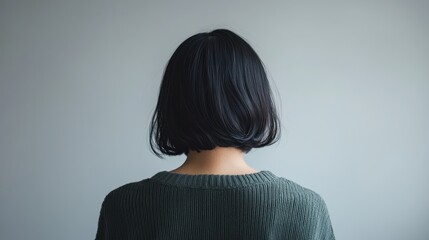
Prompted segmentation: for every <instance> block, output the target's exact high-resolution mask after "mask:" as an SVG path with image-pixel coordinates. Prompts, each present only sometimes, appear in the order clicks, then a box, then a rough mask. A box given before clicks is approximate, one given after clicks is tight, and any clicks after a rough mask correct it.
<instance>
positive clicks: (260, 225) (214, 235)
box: [95, 170, 335, 240]
mask: <svg viewBox="0 0 429 240" xmlns="http://www.w3.org/2000/svg"><path fill="white" fill-rule="evenodd" d="M95 239H96V240H101V239H109V240H111V239H115V240H116V239H146V240H151V239H168V240H172V239H198V240H204V239H216V240H219V239H233V240H237V239H246V240H249V239H257V240H264V239H271V240H277V239H282V240H286V239H291V240H292V239H293V240H301V239H329V240H331V239H335V237H334V232H333V229H332V225H331V221H330V217H329V214H328V210H327V206H326V204H325V202H324V200H323V199H322V197H321V196H320V195H319V194H317V193H316V192H314V191H312V190H310V189H307V188H304V187H302V186H300V185H298V184H297V183H295V182H293V181H291V180H288V179H285V178H282V177H278V176H276V175H274V174H273V173H272V172H270V171H268V170H263V171H259V172H257V173H251V174H244V175H188V174H179V173H173V172H168V171H162V172H158V173H156V174H155V175H153V176H152V177H151V178H147V179H144V180H141V181H139V182H132V183H128V184H125V185H123V186H121V187H118V188H116V189H114V190H112V191H111V192H110V193H108V194H107V195H106V197H105V198H104V201H103V203H102V205H101V210H100V215H99V220H98V229H97V232H96V237H95Z"/></svg>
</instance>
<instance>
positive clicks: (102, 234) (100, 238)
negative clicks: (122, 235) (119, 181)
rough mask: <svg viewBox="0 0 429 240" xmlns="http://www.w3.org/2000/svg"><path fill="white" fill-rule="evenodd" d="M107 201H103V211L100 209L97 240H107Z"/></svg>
mask: <svg viewBox="0 0 429 240" xmlns="http://www.w3.org/2000/svg"><path fill="white" fill-rule="evenodd" d="M105 201H106V200H104V201H103V203H102V204H101V209H100V214H99V217H98V227H97V232H96V235H95V240H104V239H106V231H107V227H106V219H105V217H106V215H105V208H106V207H105Z"/></svg>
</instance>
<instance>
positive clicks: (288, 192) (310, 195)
mask: <svg viewBox="0 0 429 240" xmlns="http://www.w3.org/2000/svg"><path fill="white" fill-rule="evenodd" d="M278 184H279V185H280V189H281V190H280V192H281V196H282V197H283V198H284V199H285V200H287V201H289V202H291V201H293V202H294V203H296V204H300V205H303V206H313V207H316V208H320V209H325V208H326V203H325V200H324V198H323V197H322V196H321V194H319V193H318V192H316V191H315V190H313V189H311V188H309V187H305V186H303V185H301V184H299V183H297V182H295V181H292V180H290V179H287V178H284V177H279V181H278Z"/></svg>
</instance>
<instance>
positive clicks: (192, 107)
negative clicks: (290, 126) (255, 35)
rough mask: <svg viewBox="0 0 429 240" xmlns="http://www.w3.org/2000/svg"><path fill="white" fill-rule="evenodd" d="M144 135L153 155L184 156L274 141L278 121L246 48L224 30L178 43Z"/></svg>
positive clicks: (262, 73)
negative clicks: (147, 134)
mask: <svg viewBox="0 0 429 240" xmlns="http://www.w3.org/2000/svg"><path fill="white" fill-rule="evenodd" d="M149 138H150V139H149V142H150V147H151V149H152V151H153V152H154V153H155V154H156V155H157V156H158V157H161V155H160V154H159V153H158V152H157V149H158V150H159V151H161V152H162V153H164V154H166V155H180V154H182V153H185V154H186V155H187V154H188V152H189V150H195V151H197V152H199V151H200V150H211V149H214V148H215V147H216V146H220V147H236V148H239V149H241V150H242V151H243V152H245V153H248V152H249V151H250V150H251V149H252V148H260V147H263V146H268V145H271V144H273V143H275V142H277V141H278V140H279V138H280V121H279V118H278V115H277V111H276V107H275V104H274V100H273V98H272V91H271V88H270V85H269V81H268V78H267V75H266V72H265V69H264V65H263V63H262V61H261V60H260V58H259V57H258V55H257V54H256V52H255V51H254V50H253V49H252V47H251V46H250V45H249V44H248V43H247V42H246V41H245V40H244V39H243V38H241V37H240V36H238V35H237V34H235V33H234V32H232V31H230V30H227V29H216V30H213V31H211V32H202V33H198V34H195V35H193V36H191V37H189V38H188V39H186V40H185V41H184V42H183V43H181V44H180V45H179V47H178V48H177V49H176V51H175V52H174V53H173V55H172V56H171V58H170V60H169V61H168V64H167V66H166V68H165V71H164V76H163V78H162V82H161V86H160V92H159V97H158V103H157V105H156V108H155V112H154V114H153V116H152V120H151V123H150V134H149ZM154 145H156V148H157V149H155V146H154ZM161 158H162V157H161Z"/></svg>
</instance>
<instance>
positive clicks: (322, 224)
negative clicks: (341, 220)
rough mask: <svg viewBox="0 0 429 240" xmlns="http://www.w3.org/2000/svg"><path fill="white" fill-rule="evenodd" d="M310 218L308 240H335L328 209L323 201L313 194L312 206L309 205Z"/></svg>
mask: <svg viewBox="0 0 429 240" xmlns="http://www.w3.org/2000/svg"><path fill="white" fill-rule="evenodd" d="M310 206H311V208H312V209H311V212H312V214H311V215H312V217H311V218H309V219H310V221H311V223H310V224H309V225H310V226H311V228H310V231H309V233H310V236H309V239H312V240H335V236H334V231H333V228H332V223H331V219H330V216H329V213H328V207H327V205H326V203H325V201H324V199H323V198H322V197H321V196H320V195H319V194H315V197H314V199H313V204H310Z"/></svg>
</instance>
